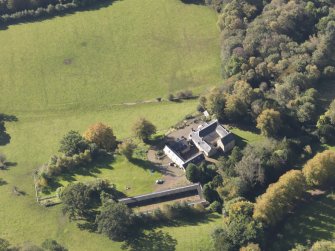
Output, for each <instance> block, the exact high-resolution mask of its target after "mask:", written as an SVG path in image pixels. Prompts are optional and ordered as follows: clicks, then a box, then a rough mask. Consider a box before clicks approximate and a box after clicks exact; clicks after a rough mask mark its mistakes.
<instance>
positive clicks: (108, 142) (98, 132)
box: [84, 123, 116, 151]
mask: <svg viewBox="0 0 335 251" xmlns="http://www.w3.org/2000/svg"><path fill="white" fill-rule="evenodd" d="M84 138H85V139H86V140H87V141H89V142H92V143H95V144H96V145H97V146H98V147H99V148H102V149H105V150H106V151H113V150H114V149H115V148H116V137H115V136H114V133H113V129H112V128H111V127H109V126H107V125H105V124H103V123H96V124H94V125H92V126H90V127H89V128H88V129H87V131H86V132H85V133H84Z"/></svg>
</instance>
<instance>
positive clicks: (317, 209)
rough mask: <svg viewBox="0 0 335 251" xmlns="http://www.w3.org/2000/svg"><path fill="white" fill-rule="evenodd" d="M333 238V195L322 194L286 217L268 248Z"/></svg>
mask: <svg viewBox="0 0 335 251" xmlns="http://www.w3.org/2000/svg"><path fill="white" fill-rule="evenodd" d="M334 238H335V195H334V194H333V193H330V194H326V195H322V196H321V197H320V198H316V199H315V200H314V201H312V202H311V203H309V204H308V205H304V206H303V207H301V208H299V209H298V210H297V211H296V212H295V214H294V215H293V216H291V217H289V218H287V220H286V222H285V224H284V225H283V226H282V227H281V229H280V230H279V233H278V234H277V239H276V240H275V242H274V244H273V246H272V248H271V249H270V250H289V249H290V248H292V246H293V245H294V243H300V244H304V245H305V244H308V243H314V242H315V241H318V240H333V239H334Z"/></svg>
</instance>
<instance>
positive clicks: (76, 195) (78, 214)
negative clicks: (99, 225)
mask: <svg viewBox="0 0 335 251" xmlns="http://www.w3.org/2000/svg"><path fill="white" fill-rule="evenodd" d="M90 194H91V190H90V188H89V187H88V186H87V185H85V184H83V183H80V182H79V183H74V184H70V185H68V186H67V187H66V188H65V190H64V191H63V193H62V194H61V199H62V202H63V212H64V213H66V214H68V216H69V218H70V219H71V220H73V219H77V218H85V217H87V215H88V214H89V212H90V209H91V205H90V203H91V196H90Z"/></svg>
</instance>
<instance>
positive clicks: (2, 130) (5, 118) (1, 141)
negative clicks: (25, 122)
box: [0, 113, 18, 146]
mask: <svg viewBox="0 0 335 251" xmlns="http://www.w3.org/2000/svg"><path fill="white" fill-rule="evenodd" d="M17 121H18V118H17V117H16V116H14V115H8V114H4V113H0V145H2V146H4V145H7V144H9V143H10V140H11V137H10V135H9V134H8V133H7V132H6V127H5V122H17Z"/></svg>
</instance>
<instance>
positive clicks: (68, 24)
mask: <svg viewBox="0 0 335 251" xmlns="http://www.w3.org/2000/svg"><path fill="white" fill-rule="evenodd" d="M216 20H217V17H216V14H215V13H214V12H213V11H212V10H210V9H209V8H207V7H204V6H199V5H192V4H183V3H182V2H181V1H179V0H123V1H116V2H114V3H113V4H112V5H109V6H107V7H106V6H105V7H101V8H100V9H97V10H90V11H84V12H78V13H75V14H70V15H66V16H64V17H56V18H53V19H50V20H44V21H38V22H34V23H27V24H20V25H14V26H9V28H8V29H7V30H1V31H0V46H1V48H2V50H1V57H0V64H1V67H0V89H1V98H0V112H1V113H6V114H10V115H15V116H16V117H17V118H18V121H17V122H11V123H6V127H7V131H8V133H9V134H10V136H11V142H10V144H8V145H5V146H1V147H0V152H3V153H5V154H6V155H7V159H8V161H10V162H13V164H12V165H11V166H10V168H9V169H8V170H6V171H1V172H0V178H2V179H3V180H5V182H6V183H5V184H2V185H0V203H1V207H0V215H1V224H0V237H1V238H5V239H8V240H9V241H10V242H11V243H13V244H22V243H24V242H25V241H31V242H33V243H35V244H40V243H41V242H42V241H43V240H44V239H46V238H52V239H56V240H57V241H59V242H60V243H62V244H64V245H65V246H67V247H68V248H69V249H70V250H119V249H120V245H121V244H120V243H116V242H112V241H110V240H108V239H107V238H106V237H104V236H102V235H98V234H94V233H89V232H87V231H81V230H79V229H78V227H77V226H76V224H75V223H73V222H69V221H68V220H67V218H66V217H65V216H63V215H62V213H61V207H59V206H56V207H52V208H44V207H41V206H39V205H38V204H37V203H36V202H35V199H34V198H35V195H34V187H33V175H32V174H33V170H35V169H36V168H37V167H38V166H39V165H41V164H43V163H44V162H45V161H47V160H48V158H49V157H50V156H51V155H52V154H55V153H57V149H58V144H59V140H60V138H61V137H62V136H63V135H64V134H65V133H66V132H67V131H69V130H72V129H73V130H78V131H80V132H83V131H84V130H85V129H86V128H87V127H88V126H89V125H91V124H93V123H95V122H98V121H101V122H104V123H107V124H109V125H111V126H112V127H113V129H114V132H115V134H116V136H117V137H118V138H119V139H121V138H125V137H129V136H131V127H132V124H133V123H134V121H135V120H136V119H138V118H139V117H140V116H144V117H146V118H147V119H149V120H150V121H152V122H153V123H154V124H155V125H156V126H157V127H158V130H163V131H164V130H166V129H168V128H169V127H170V126H172V125H173V124H175V123H177V122H178V121H180V120H181V119H183V118H184V116H185V115H186V114H189V113H192V112H194V111H195V107H196V104H197V101H187V102H182V103H171V102H162V103H151V104H138V105H120V104H122V103H130V102H137V101H145V100H152V99H155V98H156V97H166V96H167V95H168V94H169V93H170V92H176V91H178V90H185V89H191V90H193V91H194V92H195V93H200V92H202V91H203V90H205V89H206V88H207V87H210V86H213V85H216V84H218V83H220V81H221V80H220V78H221V77H220V58H219V55H220V48H219V31H218V29H217V27H216ZM94 175H96V176H98V177H107V178H109V179H110V180H111V181H112V182H113V183H115V184H116V185H117V187H118V188H120V190H124V188H125V186H128V185H130V186H131V187H132V189H131V190H130V191H128V193H129V194H138V193H145V192H150V191H152V189H153V184H154V180H155V179H156V178H157V177H159V175H160V174H159V173H155V174H151V173H150V172H149V171H148V170H146V169H145V168H143V167H141V165H138V164H136V165H135V164H132V163H129V162H127V161H126V160H124V159H123V158H121V157H120V158H117V159H116V161H115V162H114V163H112V164H111V165H110V166H105V167H103V168H99V172H98V173H96V174H94ZM94 175H92V176H85V177H84V176H82V177H80V175H79V174H78V176H76V177H75V178H78V179H91V178H92V177H93V176H94ZM130 182H131V184H129V183H130ZM14 186H16V187H18V189H19V190H22V191H24V192H25V193H26V195H24V196H16V195H14V193H13V187H14ZM209 218H211V216H209ZM220 221H221V219H220V217H216V218H211V219H208V220H206V221H203V222H199V223H194V224H186V225H183V226H178V227H177V226H175V227H164V228H162V231H163V232H164V233H168V234H169V235H171V237H172V238H173V239H175V240H176V249H177V250H198V249H199V247H200V248H203V249H206V247H209V246H210V239H209V234H210V232H211V231H212V229H213V227H214V226H215V225H218V224H220ZM194 240H197V241H196V242H194Z"/></svg>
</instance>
